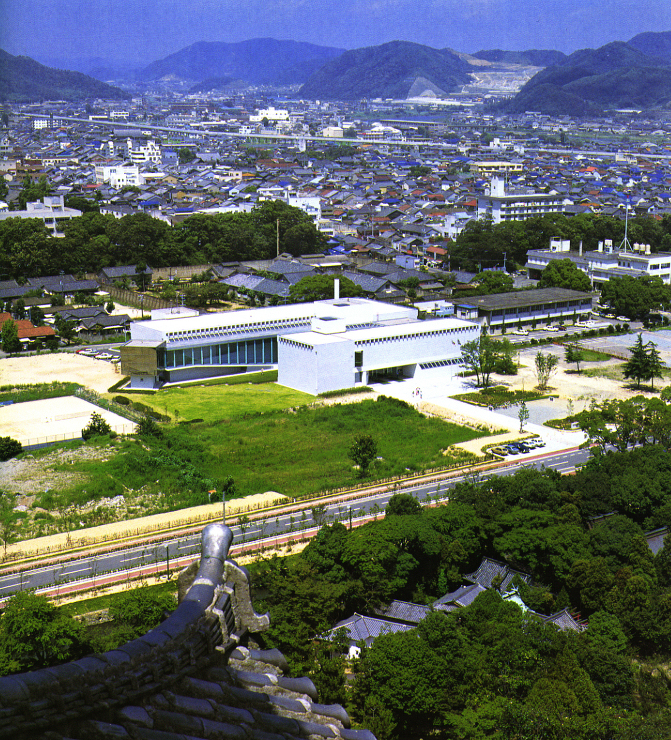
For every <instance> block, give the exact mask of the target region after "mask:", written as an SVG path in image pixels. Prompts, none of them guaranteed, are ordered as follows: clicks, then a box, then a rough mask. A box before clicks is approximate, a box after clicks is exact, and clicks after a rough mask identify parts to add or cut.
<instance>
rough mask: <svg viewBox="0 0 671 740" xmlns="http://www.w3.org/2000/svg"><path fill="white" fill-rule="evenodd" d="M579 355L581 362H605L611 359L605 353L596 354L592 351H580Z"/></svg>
mask: <svg viewBox="0 0 671 740" xmlns="http://www.w3.org/2000/svg"><path fill="white" fill-rule="evenodd" d="M580 354H581V355H582V362H605V361H606V360H610V359H612V358H611V356H610V355H607V354H606V353H605V352H597V351H596V350H593V349H581V350H580Z"/></svg>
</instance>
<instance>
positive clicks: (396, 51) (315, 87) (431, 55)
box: [298, 41, 473, 100]
mask: <svg viewBox="0 0 671 740" xmlns="http://www.w3.org/2000/svg"><path fill="white" fill-rule="evenodd" d="M472 70H473V68H472V67H471V66H470V65H469V64H468V63H467V62H465V61H464V60H463V59H461V58H460V57H459V56H458V55H457V54H455V53H454V52H452V51H449V50H447V49H432V48H431V47H429V46H422V45H421V44H413V43H410V42H408V41H392V42H390V43H388V44H382V45H381V46H370V47H366V48H363V49H353V50H352V51H348V52H345V53H344V54H343V55H342V56H339V57H338V58H337V59H333V60H332V61H330V62H327V63H326V64H325V65H324V66H323V67H322V68H321V69H320V70H319V71H318V72H317V73H316V74H314V75H313V76H312V77H311V78H310V79H309V80H308V81H307V82H306V83H305V85H303V87H302V88H301V89H300V91H299V93H298V94H299V96H300V97H303V98H319V99H327V100H357V99H359V98H378V97H379V98H407V97H411V96H413V95H421V94H422V93H424V92H425V91H426V90H430V91H431V92H433V93H435V94H440V93H448V92H452V91H454V90H457V89H459V88H460V87H461V86H462V85H465V84H466V83H467V82H469V81H470V73H471V71H472Z"/></svg>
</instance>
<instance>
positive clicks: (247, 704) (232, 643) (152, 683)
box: [0, 524, 375, 740]
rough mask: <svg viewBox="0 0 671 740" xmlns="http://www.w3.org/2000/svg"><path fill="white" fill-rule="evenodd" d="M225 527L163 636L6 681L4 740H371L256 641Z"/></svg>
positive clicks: (257, 627) (211, 537) (261, 622)
mask: <svg viewBox="0 0 671 740" xmlns="http://www.w3.org/2000/svg"><path fill="white" fill-rule="evenodd" d="M232 539H233V536H232V533H231V531H230V529H229V528H228V527H225V526H224V525H222V524H211V525H208V527H206V528H205V530H204V532H203V555H202V558H201V562H200V567H199V569H198V572H197V573H196V569H195V568H194V567H192V568H189V569H188V570H187V572H186V573H183V574H182V575H181V576H180V579H181V581H182V583H181V584H180V585H181V586H184V587H185V588H186V587H187V586H189V584H191V585H190V588H188V590H187V591H186V594H185V596H184V598H183V599H182V601H181V602H180V605H179V606H178V607H177V609H176V610H175V611H174V612H173V613H172V614H171V615H170V617H169V618H168V619H167V620H166V621H165V622H163V624H162V625H160V626H159V627H157V628H156V629H154V630H152V631H151V632H149V633H147V634H146V635H144V636H143V637H141V638H139V639H137V640H133V641H132V642H129V643H127V644H126V645H123V646H122V647H120V648H118V649H117V650H112V651H110V652H107V653H104V654H102V655H94V656H89V657H87V658H84V659H82V660H78V661H75V662H73V663H67V664H65V665H61V666H57V667H55V668H47V669H44V670H39V671H34V672H32V673H22V674H17V675H13V676H5V677H3V678H0V738H11V740H206V739H207V740H210V739H213V738H217V739H218V738H222V739H223V738H235V739H239V740H317V739H319V740H321V738H333V740H338V739H340V740H375V737H374V735H373V734H372V733H371V732H369V731H368V730H352V729H350V723H349V717H348V716H347V713H346V712H345V710H344V709H343V708H342V707H341V706H339V705H323V704H319V703H317V701H316V699H317V694H316V690H315V687H314V684H313V683H312V681H310V680H309V679H305V678H287V677H285V676H284V675H283V672H284V670H286V668H287V663H286V660H285V659H284V657H283V656H282V654H281V653H280V652H279V651H277V650H258V649H256V648H255V645H254V643H253V640H252V637H251V635H253V633H256V632H259V631H263V630H264V629H266V628H267V626H268V617H267V616H260V615H258V614H255V613H254V611H253V608H252V606H251V600H250V594H249V580H248V575H247V573H246V571H244V570H243V569H241V568H239V567H238V566H237V565H236V564H235V563H233V562H232V561H229V560H226V554H227V552H228V547H229V546H230V543H231V541H232Z"/></svg>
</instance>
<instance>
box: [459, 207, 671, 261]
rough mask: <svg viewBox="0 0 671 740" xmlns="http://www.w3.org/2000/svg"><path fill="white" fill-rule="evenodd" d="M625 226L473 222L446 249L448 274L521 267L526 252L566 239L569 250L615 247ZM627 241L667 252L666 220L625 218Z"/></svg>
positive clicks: (590, 219) (605, 221)
mask: <svg viewBox="0 0 671 740" xmlns="http://www.w3.org/2000/svg"><path fill="white" fill-rule="evenodd" d="M624 227H625V224H624V221H623V220H621V219H618V218H612V217H610V216H597V215H593V214H578V215H577V216H571V217H567V216H565V215H563V214H557V213H552V214H546V215H544V216H537V217H535V218H529V219H526V220H525V221H504V222H502V223H500V224H493V223H492V222H491V221H472V222H470V223H468V224H467V225H466V228H465V229H464V230H463V231H462V232H461V234H459V236H458V237H457V239H456V241H455V243H454V244H450V245H449V246H448V255H449V256H448V258H447V260H446V261H449V264H450V267H451V269H453V270H454V269H457V268H458V269H462V270H470V271H473V272H478V271H479V270H480V269H482V268H493V267H497V266H501V267H503V266H504V264H505V265H506V267H509V266H510V264H511V263H512V264H513V265H515V264H516V265H517V266H519V267H523V266H524V265H525V264H526V260H527V251H528V250H530V249H548V248H549V245H550V239H551V238H552V237H556V236H559V237H561V238H562V239H569V240H570V241H571V244H572V246H573V247H574V249H577V247H578V245H579V244H580V242H582V244H583V249H584V250H596V249H597V246H598V243H599V242H600V241H604V240H606V239H611V240H612V241H613V244H619V243H620V242H621V241H622V239H623V238H624ZM628 237H629V239H630V241H631V242H632V243H633V242H639V243H643V244H650V245H651V247H652V251H653V252H662V251H663V252H671V217H670V216H668V215H667V216H663V217H662V218H661V219H659V220H658V219H654V218H650V217H649V216H638V217H636V218H630V219H629V223H628Z"/></svg>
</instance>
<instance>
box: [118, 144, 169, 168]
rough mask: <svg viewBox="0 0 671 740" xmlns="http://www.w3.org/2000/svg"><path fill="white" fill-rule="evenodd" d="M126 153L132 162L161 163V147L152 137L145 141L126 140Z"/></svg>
mask: <svg viewBox="0 0 671 740" xmlns="http://www.w3.org/2000/svg"><path fill="white" fill-rule="evenodd" d="M126 155H127V157H128V159H130V161H131V162H132V163H133V164H146V163H147V162H154V163H155V164H160V163H161V147H160V145H159V144H157V143H156V142H155V141H154V140H153V139H148V140H147V141H146V142H140V141H135V140H133V139H127V140H126Z"/></svg>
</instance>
